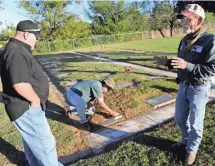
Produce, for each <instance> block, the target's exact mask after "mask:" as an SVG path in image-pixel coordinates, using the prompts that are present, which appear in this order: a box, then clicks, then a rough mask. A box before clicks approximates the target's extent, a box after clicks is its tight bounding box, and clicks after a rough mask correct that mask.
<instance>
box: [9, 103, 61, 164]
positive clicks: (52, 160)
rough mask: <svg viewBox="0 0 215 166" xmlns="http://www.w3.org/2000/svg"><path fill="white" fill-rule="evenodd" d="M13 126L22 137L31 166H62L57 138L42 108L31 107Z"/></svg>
mask: <svg viewBox="0 0 215 166" xmlns="http://www.w3.org/2000/svg"><path fill="white" fill-rule="evenodd" d="M13 124H14V126H15V127H16V128H17V129H18V131H19V132H20V134H21V135H22V140H23V145H24V150H25V156H26V158H27V160H28V164H29V165H30V166H62V164H61V163H59V162H58V158H57V152H56V143H55V138H54V136H53V135H52V132H51V130H50V127H49V124H48V122H47V119H46V117H45V112H44V111H43V110H42V109H41V107H30V108H29V110H28V111H26V112H25V113H24V114H23V115H22V116H21V117H19V118H18V119H16V120H15V121H13Z"/></svg>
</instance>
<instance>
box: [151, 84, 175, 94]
mask: <svg viewBox="0 0 215 166" xmlns="http://www.w3.org/2000/svg"><path fill="white" fill-rule="evenodd" d="M152 87H153V88H155V89H159V90H161V91H162V92H165V93H173V92H177V91H178V90H177V89H174V88H166V87H163V86H159V85H153V86H152Z"/></svg>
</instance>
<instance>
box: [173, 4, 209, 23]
mask: <svg viewBox="0 0 215 166" xmlns="http://www.w3.org/2000/svg"><path fill="white" fill-rule="evenodd" d="M194 14H196V15H198V16H200V17H202V19H203V20H204V18H205V11H204V9H203V8H202V7H201V6H200V5H198V4H188V5H187V6H186V7H185V10H184V11H183V12H182V13H179V14H178V15H177V18H178V19H183V18H184V17H190V16H192V15H194Z"/></svg>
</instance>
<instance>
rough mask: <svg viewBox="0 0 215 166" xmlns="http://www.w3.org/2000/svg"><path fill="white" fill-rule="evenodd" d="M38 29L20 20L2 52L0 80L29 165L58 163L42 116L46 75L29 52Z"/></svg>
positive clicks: (53, 145) (43, 113)
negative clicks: (12, 36) (14, 33)
mask: <svg viewBox="0 0 215 166" xmlns="http://www.w3.org/2000/svg"><path fill="white" fill-rule="evenodd" d="M39 37H40V29H39V27H38V25H37V24H35V23H34V22H32V21H30V20H25V21H21V22H19V23H18V25H17V28H16V35H15V37H14V38H11V39H10V40H9V42H8V44H7V45H6V47H5V49H4V51H3V53H2V55H1V81H2V85H3V96H2V98H3V102H4V105H5V110H6V112H7V114H8V116H9V118H10V120H11V121H12V122H13V124H14V126H15V127H16V128H17V130H18V131H19V132H20V134H21V135H22V139H23V145H24V150H25V156H26V158H27V160H28V164H29V165H30V166H39V165H40V166H59V165H62V164H60V163H59V162H58V159H57V153H56V143H55V138H54V136H53V135H52V133H51V130H50V127H49V124H48V122H47V119H46V117H45V112H44V110H45V109H46V108H45V106H46V105H45V103H46V101H47V99H48V95H49V84H48V79H47V77H46V75H45V74H44V72H43V70H42V69H41V67H40V65H39V64H38V63H37V61H36V60H35V58H34V57H33V55H32V50H33V49H34V47H35V44H36V42H37V40H38V38H39Z"/></svg>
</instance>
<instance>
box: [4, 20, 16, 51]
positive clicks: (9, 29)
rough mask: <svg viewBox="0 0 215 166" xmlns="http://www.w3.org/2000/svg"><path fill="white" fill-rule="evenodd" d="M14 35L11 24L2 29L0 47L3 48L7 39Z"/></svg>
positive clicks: (14, 28) (13, 27) (14, 30)
mask: <svg viewBox="0 0 215 166" xmlns="http://www.w3.org/2000/svg"><path fill="white" fill-rule="evenodd" d="M15 33H16V27H15V26H14V25H13V24H12V23H11V24H10V25H7V27H6V28H5V29H3V30H2V32H1V34H0V45H2V46H3V47H4V46H5V45H6V44H7V42H8V39H9V38H10V37H14V35H15Z"/></svg>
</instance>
